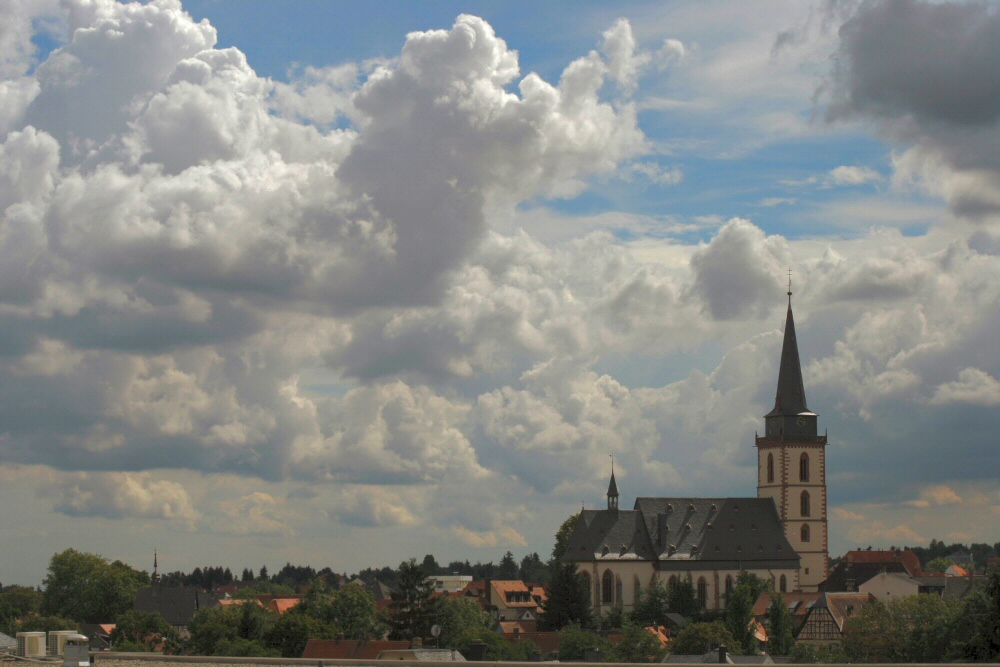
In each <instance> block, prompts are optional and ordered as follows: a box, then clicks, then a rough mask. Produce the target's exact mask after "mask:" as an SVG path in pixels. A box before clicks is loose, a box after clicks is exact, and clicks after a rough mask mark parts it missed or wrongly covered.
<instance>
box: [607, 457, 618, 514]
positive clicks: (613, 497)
mask: <svg viewBox="0 0 1000 667" xmlns="http://www.w3.org/2000/svg"><path fill="white" fill-rule="evenodd" d="M608 509H609V510H616V509H618V485H617V484H616V483H615V457H614V454H612V455H611V483H610V484H608Z"/></svg>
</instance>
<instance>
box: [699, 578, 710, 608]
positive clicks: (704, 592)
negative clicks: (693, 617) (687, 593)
mask: <svg viewBox="0 0 1000 667" xmlns="http://www.w3.org/2000/svg"><path fill="white" fill-rule="evenodd" d="M698 604H700V605H701V606H702V607H704V606H705V605H706V604H708V582H707V581H705V577H698Z"/></svg>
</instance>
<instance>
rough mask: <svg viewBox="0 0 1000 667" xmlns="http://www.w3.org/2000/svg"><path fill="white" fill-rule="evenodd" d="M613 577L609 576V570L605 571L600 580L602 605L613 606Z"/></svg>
mask: <svg viewBox="0 0 1000 667" xmlns="http://www.w3.org/2000/svg"><path fill="white" fill-rule="evenodd" d="M614 595H615V576H614V575H613V574H611V570H605V571H604V576H603V577H602V578H601V602H603V603H604V604H613V603H614V601H615V597H614Z"/></svg>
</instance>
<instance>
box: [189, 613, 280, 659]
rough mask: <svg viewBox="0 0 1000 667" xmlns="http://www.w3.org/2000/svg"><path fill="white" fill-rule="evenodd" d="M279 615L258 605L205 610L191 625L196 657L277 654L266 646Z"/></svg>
mask: <svg viewBox="0 0 1000 667" xmlns="http://www.w3.org/2000/svg"><path fill="white" fill-rule="evenodd" d="M276 622H277V615H276V614H275V613H274V612H272V611H270V610H268V609H264V608H263V607H262V606H261V605H259V604H257V603H256V602H252V601H247V602H244V603H243V604H241V605H228V606H225V607H208V608H206V609H202V610H201V611H199V612H198V613H197V614H195V615H194V618H193V619H191V623H190V624H189V625H188V631H189V632H190V633H191V639H190V644H191V647H192V648H193V649H194V652H195V653H196V654H197V655H234V656H254V655H258V656H266V655H276V654H277V653H278V651H276V650H273V649H268V648H267V646H265V642H266V641H267V639H269V638H270V637H272V636H273V633H272V629H273V628H274V626H275V624H276Z"/></svg>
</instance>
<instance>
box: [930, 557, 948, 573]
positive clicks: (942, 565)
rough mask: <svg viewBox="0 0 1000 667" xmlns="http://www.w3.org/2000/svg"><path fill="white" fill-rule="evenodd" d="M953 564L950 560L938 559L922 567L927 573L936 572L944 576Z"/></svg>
mask: <svg viewBox="0 0 1000 667" xmlns="http://www.w3.org/2000/svg"><path fill="white" fill-rule="evenodd" d="M954 564H955V561H953V560H951V559H950V558H945V557H943V556H942V557H940V558H935V559H934V560H931V561H928V562H927V565H926V566H925V567H924V569H925V570H927V571H928V572H936V573H937V574H944V573H945V571H946V570H947V569H948V568H949V567H951V566H952V565H954Z"/></svg>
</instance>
